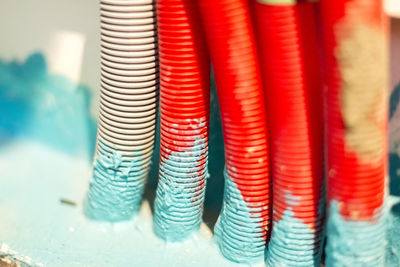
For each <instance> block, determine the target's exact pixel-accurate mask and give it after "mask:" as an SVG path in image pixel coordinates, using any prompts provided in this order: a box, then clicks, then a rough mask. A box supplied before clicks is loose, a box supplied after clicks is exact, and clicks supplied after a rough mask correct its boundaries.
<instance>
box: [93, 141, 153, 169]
mask: <svg viewBox="0 0 400 267" xmlns="http://www.w3.org/2000/svg"><path fill="white" fill-rule="evenodd" d="M99 140H100V138H99ZM103 142H104V141H103ZM153 150H154V145H151V146H149V147H147V148H145V149H143V148H141V147H137V148H136V149H134V150H129V149H128V150H127V149H124V148H121V147H120V146H119V145H113V147H112V148H111V147H109V146H108V145H107V144H101V145H100V144H99V145H98V146H97V150H96V154H101V155H110V156H112V155H113V153H115V152H116V153H118V154H121V155H122V161H123V162H128V163H129V162H130V161H132V160H135V161H139V162H142V164H143V165H144V168H146V167H148V166H149V164H151V157H152V155H153ZM139 162H138V163H139Z"/></svg>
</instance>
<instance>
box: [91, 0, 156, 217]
mask: <svg viewBox="0 0 400 267" xmlns="http://www.w3.org/2000/svg"><path fill="white" fill-rule="evenodd" d="M100 8H101V9H100V14H101V93H100V117H99V124H98V135H97V145H96V156H95V164H94V176H93V179H92V181H91V184H90V189H89V195H88V204H89V205H88V215H89V216H90V217H92V218H94V219H101V220H108V221H120V220H127V219H129V218H130V217H131V216H132V214H133V213H134V212H136V211H137V210H138V209H139V207H140V203H141V199H142V193H143V188H144V184H145V180H146V178H147V175H148V168H149V165H150V162H151V160H150V159H151V156H152V153H153V147H154V135H155V125H156V114H157V99H158V83H159V82H158V55H157V31H156V28H157V26H156V18H155V3H154V1H153V0H101V1H100Z"/></svg>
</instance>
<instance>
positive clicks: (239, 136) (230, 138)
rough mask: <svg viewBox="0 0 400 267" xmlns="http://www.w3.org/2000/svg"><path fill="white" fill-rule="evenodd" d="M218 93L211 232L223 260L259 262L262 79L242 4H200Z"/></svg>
mask: <svg viewBox="0 0 400 267" xmlns="http://www.w3.org/2000/svg"><path fill="white" fill-rule="evenodd" d="M199 3H200V6H201V8H200V10H201V13H202V19H203V24H204V27H205V30H206V36H207V41H208V46H209V50H210V53H211V59H212V63H213V66H214V73H215V79H216V83H217V89H218V97H219V103H220V107H221V108H220V111H221V117H222V123H223V132H224V144H225V160H226V173H225V176H226V177H225V179H226V180H225V194H224V202H223V210H222V212H221V215H220V218H219V221H218V223H217V225H216V230H215V234H216V237H217V239H218V242H219V246H220V249H221V251H222V253H223V254H224V256H225V257H227V258H228V259H230V260H232V261H235V262H246V263H249V262H251V263H253V262H258V261H261V262H262V261H264V250H265V243H266V240H267V236H268V230H269V223H270V219H271V216H270V214H271V199H270V198H271V184H270V177H269V160H270V159H269V154H268V139H267V127H266V115H265V106H264V94H263V91H262V84H261V76H260V69H259V63H258V58H257V51H256V44H255V40H254V33H253V29H252V25H251V18H250V12H249V7H248V3H247V1H246V0H220V1H213V0H203V1H200V2H199Z"/></svg>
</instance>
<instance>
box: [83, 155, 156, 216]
mask: <svg viewBox="0 0 400 267" xmlns="http://www.w3.org/2000/svg"><path fill="white" fill-rule="evenodd" d="M131 156H136V159H135V160H128V159H126V158H125V159H124V158H123V156H122V155H121V154H119V153H116V152H114V153H113V154H108V155H102V154H99V155H97V156H96V158H95V160H94V166H93V178H92V179H91V181H90V184H89V192H88V195H87V199H86V202H85V214H86V216H87V217H89V218H90V219H93V220H99V221H109V222H118V221H124V220H129V219H131V218H132V216H133V215H134V214H135V213H137V212H138V211H139V209H140V204H141V200H142V195H143V191H144V184H145V179H146V178H147V177H146V175H147V173H148V170H147V168H144V167H143V164H144V162H143V160H142V159H141V158H140V155H131Z"/></svg>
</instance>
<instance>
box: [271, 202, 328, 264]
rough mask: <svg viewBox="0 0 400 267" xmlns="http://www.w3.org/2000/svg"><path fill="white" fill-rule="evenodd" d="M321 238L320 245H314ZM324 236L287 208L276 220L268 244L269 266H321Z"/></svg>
mask: <svg viewBox="0 0 400 267" xmlns="http://www.w3.org/2000/svg"><path fill="white" fill-rule="evenodd" d="M317 240H319V241H320V245H319V246H318V247H315V246H314V242H315V241H317ZM322 240H323V236H319V237H317V236H316V234H315V233H314V232H313V231H311V229H310V228H309V227H308V226H307V225H305V224H304V223H303V222H302V221H301V220H299V219H297V218H296V217H295V216H294V213H293V211H291V210H289V209H288V210H286V211H285V212H284V215H283V216H282V219H281V220H280V221H279V222H275V223H274V226H273V228H272V236H271V240H270V242H269V244H268V252H267V258H266V264H267V266H320V264H321V263H320V262H321V255H322V244H323V242H322Z"/></svg>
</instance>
